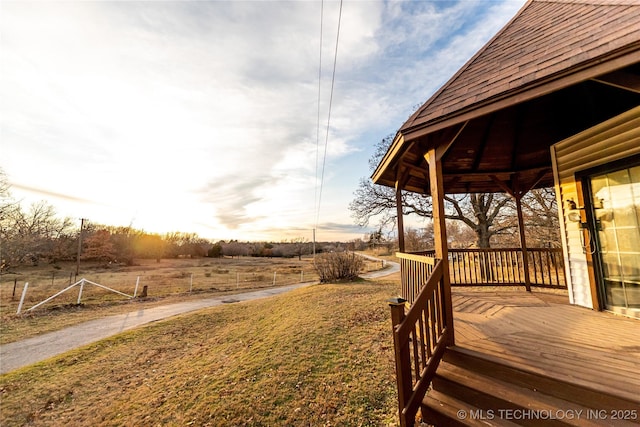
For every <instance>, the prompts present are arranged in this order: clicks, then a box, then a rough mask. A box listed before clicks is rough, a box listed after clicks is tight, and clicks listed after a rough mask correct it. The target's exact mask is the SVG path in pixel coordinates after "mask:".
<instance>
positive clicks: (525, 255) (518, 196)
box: [489, 172, 544, 292]
mask: <svg viewBox="0 0 640 427" xmlns="http://www.w3.org/2000/svg"><path fill="white" fill-rule="evenodd" d="M543 175H544V173H543V172H540V173H539V174H538V176H539V177H541V176H543ZM489 177H490V178H491V179H492V180H493V181H494V182H495V183H496V184H497V185H498V186H499V187H500V188H502V190H503V191H504V192H505V193H507V194H509V195H510V196H511V197H513V198H514V199H515V201H516V212H517V214H518V232H519V233H520V248H522V268H523V269H524V286H525V288H526V289H527V292H531V275H530V274H529V252H528V251H527V239H526V238H525V234H524V216H523V215H522V197H523V196H524V195H525V194H527V193H528V192H529V191H531V188H532V187H531V188H526V189H522V188H520V182H519V180H518V175H515V176H514V177H513V179H512V187H509V186H508V185H507V183H505V182H504V181H502V180H500V179H499V178H498V177H497V176H495V175H489ZM537 181H539V179H538V180H537ZM536 183H537V182H536ZM533 185H535V184H533Z"/></svg>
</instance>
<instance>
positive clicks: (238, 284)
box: [236, 271, 240, 289]
mask: <svg viewBox="0 0 640 427" xmlns="http://www.w3.org/2000/svg"><path fill="white" fill-rule="evenodd" d="M239 287H240V273H239V272H237V271H236V289H238V288H239Z"/></svg>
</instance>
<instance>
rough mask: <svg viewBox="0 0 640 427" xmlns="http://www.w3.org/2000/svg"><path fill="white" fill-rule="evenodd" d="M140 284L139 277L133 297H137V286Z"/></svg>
mask: <svg viewBox="0 0 640 427" xmlns="http://www.w3.org/2000/svg"><path fill="white" fill-rule="evenodd" d="M139 284H140V276H138V278H137V279H136V288H135V289H134V290H133V297H134V298H135V297H137V296H138V285H139Z"/></svg>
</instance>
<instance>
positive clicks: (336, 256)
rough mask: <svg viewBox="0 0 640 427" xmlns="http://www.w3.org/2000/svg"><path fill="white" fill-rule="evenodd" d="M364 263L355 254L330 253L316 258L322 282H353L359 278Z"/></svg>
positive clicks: (317, 270) (316, 267) (316, 266)
mask: <svg viewBox="0 0 640 427" xmlns="http://www.w3.org/2000/svg"><path fill="white" fill-rule="evenodd" d="M363 265H364V261H363V259H362V257H359V256H358V255H356V254H355V253H353V252H329V253H324V254H322V255H318V256H316V260H315V265H314V266H315V269H316V272H317V273H318V276H319V277H320V282H322V283H326V282H335V281H337V280H353V279H355V278H357V277H358V273H359V272H360V270H361V269H362V267H363Z"/></svg>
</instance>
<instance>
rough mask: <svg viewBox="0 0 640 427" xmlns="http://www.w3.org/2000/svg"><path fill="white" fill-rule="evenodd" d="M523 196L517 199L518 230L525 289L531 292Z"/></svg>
mask: <svg viewBox="0 0 640 427" xmlns="http://www.w3.org/2000/svg"><path fill="white" fill-rule="evenodd" d="M522 196H523V194H518V195H517V196H516V197H515V199H516V211H517V212H518V230H519V231H520V247H521V248H522V268H524V287H525V288H526V289H527V292H531V277H530V275H529V252H528V251H527V241H526V239H525V236H524V219H523V216H522V202H521V201H522Z"/></svg>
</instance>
